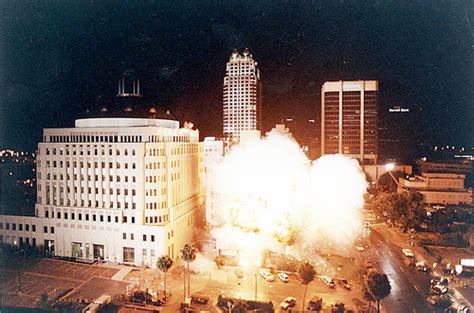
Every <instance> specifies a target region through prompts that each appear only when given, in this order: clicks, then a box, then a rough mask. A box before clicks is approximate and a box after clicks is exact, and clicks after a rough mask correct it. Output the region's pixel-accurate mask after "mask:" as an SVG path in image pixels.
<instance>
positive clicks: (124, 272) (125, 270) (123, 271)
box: [110, 266, 133, 281]
mask: <svg viewBox="0 0 474 313" xmlns="http://www.w3.org/2000/svg"><path fill="white" fill-rule="evenodd" d="M132 269H133V268H132V267H130V266H124V267H122V268H120V270H119V271H118V272H117V273H116V274H115V275H114V276H112V277H111V278H110V279H111V280H118V281H123V279H124V278H125V276H127V275H128V273H130V272H131V271H132Z"/></svg>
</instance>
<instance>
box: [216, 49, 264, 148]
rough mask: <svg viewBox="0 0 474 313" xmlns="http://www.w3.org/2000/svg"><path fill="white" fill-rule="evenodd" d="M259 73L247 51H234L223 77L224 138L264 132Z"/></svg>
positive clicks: (232, 138)
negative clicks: (249, 132)
mask: <svg viewBox="0 0 474 313" xmlns="http://www.w3.org/2000/svg"><path fill="white" fill-rule="evenodd" d="M261 102H262V101H261V83H260V71H259V69H258V67H257V62H256V61H255V60H254V59H253V57H252V55H251V54H250V52H249V50H248V49H245V50H244V52H243V54H242V55H240V54H239V53H238V52H237V50H234V51H233V52H232V54H231V55H230V58H229V62H227V68H226V76H225V77H224V114H223V115H224V136H225V137H227V138H229V139H230V140H239V139H240V132H241V131H243V130H261V125H262V123H261V119H262V112H261V110H262V105H261Z"/></svg>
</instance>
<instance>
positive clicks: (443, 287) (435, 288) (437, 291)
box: [431, 284, 448, 295]
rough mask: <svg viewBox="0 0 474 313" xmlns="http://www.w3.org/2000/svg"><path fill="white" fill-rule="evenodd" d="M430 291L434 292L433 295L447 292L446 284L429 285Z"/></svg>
mask: <svg viewBox="0 0 474 313" xmlns="http://www.w3.org/2000/svg"><path fill="white" fill-rule="evenodd" d="M431 291H432V292H433V293H434V294H435V295H442V294H445V293H447V292H448V286H446V285H441V284H436V285H434V286H432V287H431Z"/></svg>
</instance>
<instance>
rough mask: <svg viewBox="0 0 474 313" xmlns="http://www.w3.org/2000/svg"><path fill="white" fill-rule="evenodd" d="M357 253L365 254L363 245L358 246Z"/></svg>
mask: <svg viewBox="0 0 474 313" xmlns="http://www.w3.org/2000/svg"><path fill="white" fill-rule="evenodd" d="M356 249H357V251H359V252H364V250H365V249H364V247H363V246H362V245H361V244H358V245H357V247H356Z"/></svg>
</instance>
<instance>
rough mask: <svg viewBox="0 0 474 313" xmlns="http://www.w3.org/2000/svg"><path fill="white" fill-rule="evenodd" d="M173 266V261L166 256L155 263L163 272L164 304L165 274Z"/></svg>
mask: <svg viewBox="0 0 474 313" xmlns="http://www.w3.org/2000/svg"><path fill="white" fill-rule="evenodd" d="M172 265H173V260H172V259H171V258H170V257H169V256H168V255H163V256H161V257H160V258H159V259H158V261H156V267H157V268H158V269H159V270H160V271H162V272H163V276H164V289H165V296H164V298H163V300H164V301H165V302H166V300H167V299H166V298H167V294H166V272H168V270H169V269H170V268H171V266H172Z"/></svg>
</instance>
